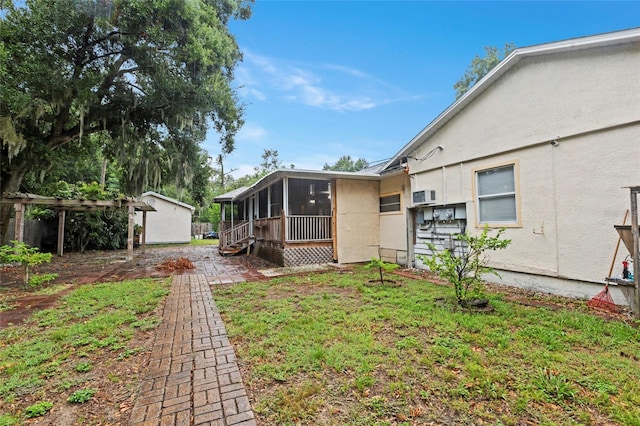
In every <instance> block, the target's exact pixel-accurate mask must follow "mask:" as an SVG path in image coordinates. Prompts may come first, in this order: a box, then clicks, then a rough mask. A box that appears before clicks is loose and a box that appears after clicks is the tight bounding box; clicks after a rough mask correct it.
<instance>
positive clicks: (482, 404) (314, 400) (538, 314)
mask: <svg viewBox="0 0 640 426" xmlns="http://www.w3.org/2000/svg"><path fill="white" fill-rule="evenodd" d="M370 278H371V277H370V272H367V271H366V270H364V269H363V268H355V269H354V270H353V272H352V273H349V274H344V273H338V272H329V273H315V274H309V275H307V276H294V277H284V278H279V279H274V280H271V281H262V282H256V283H241V284H234V285H232V286H216V287H215V288H214V298H215V300H216V303H217V305H218V307H219V308H220V310H221V312H222V315H223V317H224V320H225V324H226V327H227V330H228V333H229V335H230V338H231V340H232V342H233V343H234V346H235V347H236V350H237V355H238V357H239V363H240V365H241V369H242V370H243V376H244V380H245V383H246V385H247V386H248V390H249V392H250V394H251V397H252V398H253V399H254V409H255V412H256V414H257V416H258V417H259V420H260V423H261V424H265V425H287V424H307V425H310V424H318V425H320V424H322V425H341V424H351V425H374V424H375V425H379V424H380V425H384V424H388V425H393V424H398V425H400V424H406V425H410V424H430V423H433V424H505V425H521V424H548V425H551V424H563V425H570V424H576V425H578V424H640V358H639V355H638V354H640V331H639V330H638V328H637V327H636V324H634V323H633V322H629V323H625V322H623V321H607V320H605V319H603V318H601V317H599V316H597V315H594V314H593V313H592V312H590V311H589V309H588V308H587V307H586V305H585V304H584V303H583V302H575V301H573V302H572V303H571V304H567V305H566V306H563V305H562V304H561V303H562V301H561V300H560V299H558V298H555V299H553V301H554V308H553V309H550V308H545V307H532V306H527V305H526V304H522V303H518V302H517V301H510V300H511V299H512V297H511V296H509V295H508V294H507V293H506V292H505V293H499V292H491V291H490V292H489V297H490V303H491V305H492V306H493V308H494V309H493V310H492V311H490V312H470V311H468V310H462V309H460V308H458V307H457V306H456V303H455V297H454V293H453V289H452V288H451V287H449V286H443V285H436V284H432V283H430V282H428V281H426V280H422V279H411V278H404V277H402V278H401V277H397V279H396V277H394V279H396V284H395V285H394V286H386V285H375V286H373V285H368V282H369V279H370ZM559 300H560V303H558V301H559Z"/></svg>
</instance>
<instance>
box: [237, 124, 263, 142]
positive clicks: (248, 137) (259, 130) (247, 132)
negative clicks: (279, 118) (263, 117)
mask: <svg viewBox="0 0 640 426" xmlns="http://www.w3.org/2000/svg"><path fill="white" fill-rule="evenodd" d="M268 134H269V132H268V131H267V130H266V129H265V128H264V127H262V126H258V125H255V124H245V125H244V126H242V128H241V129H240V131H238V134H237V136H236V140H238V141H251V142H260V141H262V140H264V139H265V138H266V137H267V136H268Z"/></svg>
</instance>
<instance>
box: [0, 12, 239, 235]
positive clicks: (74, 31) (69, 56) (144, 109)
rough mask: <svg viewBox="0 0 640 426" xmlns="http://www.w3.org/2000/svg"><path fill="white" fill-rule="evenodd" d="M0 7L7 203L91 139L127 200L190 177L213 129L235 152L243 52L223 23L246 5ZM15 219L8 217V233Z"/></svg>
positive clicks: (1, 141) (0, 187)
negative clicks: (236, 84) (166, 177)
mask: <svg viewBox="0 0 640 426" xmlns="http://www.w3.org/2000/svg"><path fill="white" fill-rule="evenodd" d="M1 4H2V6H0V7H2V13H1V14H0V99H1V101H0V148H1V155H0V166H1V172H0V173H1V175H0V178H1V180H0V192H1V193H4V192H13V191H18V190H20V185H21V183H22V181H23V178H24V177H25V175H26V174H28V173H35V172H40V171H42V170H47V169H48V168H49V167H50V166H51V164H53V163H54V162H56V161H58V160H60V154H62V153H63V151H65V150H66V152H64V155H65V156H73V155H74V151H75V150H80V149H82V147H83V146H84V145H85V144H87V143H89V142H88V141H89V140H90V138H89V137H88V136H89V135H91V134H98V133H100V134H103V135H104V137H103V138H101V142H102V144H101V145H100V146H99V149H100V151H101V152H102V153H103V155H104V156H105V158H108V159H110V160H113V161H116V162H117V163H118V164H120V165H121V166H122V167H123V170H125V171H126V177H127V179H126V184H127V187H126V188H124V189H125V191H126V192H127V193H128V194H130V195H137V194H139V193H140V192H142V191H143V190H144V188H145V187H146V186H148V185H150V184H157V183H158V182H159V181H160V177H161V176H162V175H163V173H165V174H166V173H167V172H168V171H170V172H171V173H173V174H174V175H175V177H176V179H177V180H178V181H179V180H183V181H188V180H190V179H192V178H193V177H194V176H193V175H192V174H191V172H190V171H191V169H192V167H191V165H192V164H198V163H200V164H201V163H202V161H203V159H202V150H201V149H200V147H199V143H200V142H201V141H202V140H204V137H205V135H206V130H207V128H208V127H209V126H213V128H215V130H216V131H217V133H218V134H219V135H220V142H221V151H222V152H225V153H228V152H231V151H232V150H233V148H234V136H235V134H236V132H237V131H238V129H239V128H240V126H241V125H242V124H243V121H242V113H243V109H242V106H241V105H240V102H239V100H238V97H237V94H236V92H235V89H234V88H233V86H232V80H233V71H234V69H235V66H236V65H237V63H238V61H239V60H241V54H240V50H239V48H238V46H237V43H236V41H235V39H234V38H233V36H232V35H231V34H230V32H229V31H228V28H227V24H228V22H229V20H230V19H246V18H248V17H249V15H250V8H249V1H248V0H167V1H156V0H135V1H133V0H27V1H25V2H22V1H21V2H11V1H4V2H2V3H1ZM91 143H94V142H91ZM67 158H68V157H67ZM196 178H202V177H200V176H197V177H196ZM9 215H10V210H9V209H3V211H2V217H0V222H2V227H1V228H0V231H1V232H0V235H4V232H5V231H6V225H7V223H8V218H9Z"/></svg>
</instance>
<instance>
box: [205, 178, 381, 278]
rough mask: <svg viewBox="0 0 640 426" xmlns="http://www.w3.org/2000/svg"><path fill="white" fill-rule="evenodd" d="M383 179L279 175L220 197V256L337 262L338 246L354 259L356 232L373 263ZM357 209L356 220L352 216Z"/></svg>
mask: <svg viewBox="0 0 640 426" xmlns="http://www.w3.org/2000/svg"><path fill="white" fill-rule="evenodd" d="M379 179H380V175H378V174H375V173H349V172H330V171H304V170H277V171H274V172H272V173H270V174H269V175H267V176H265V177H264V178H262V179H261V180H260V181H258V182H257V183H255V184H254V185H252V186H251V187H248V188H246V187H245V188H240V189H237V190H235V191H232V192H229V193H226V194H222V195H219V196H217V197H215V198H214V202H216V203H219V204H220V205H221V218H222V221H221V223H220V228H219V229H220V231H219V235H220V246H219V250H220V253H221V254H228V253H238V252H242V251H246V252H251V251H253V252H254V253H255V254H257V255H258V256H260V257H262V258H264V259H267V260H269V261H271V262H273V263H276V264H278V265H283V266H298V265H307V264H318V263H330V262H338V260H339V258H338V252H339V251H340V245H339V244H338V241H339V240H340V241H342V242H343V243H344V244H348V245H349V246H350V247H349V249H348V250H347V251H346V252H345V256H347V257H349V258H351V257H353V256H352V255H353V246H354V244H353V243H354V241H351V238H350V234H351V233H352V232H353V234H354V235H356V236H357V238H356V240H357V241H355V244H356V246H362V247H361V248H362V249H364V251H366V254H363V255H362V256H359V257H362V259H369V258H370V255H371V253H374V252H376V251H377V247H378V244H379V241H378V240H379V238H378V236H379V229H378V228H379V220H378V211H377V209H378V194H379ZM353 193H357V194H358V195H357V196H356V197H355V198H354V197H352V196H350V195H349V194H353ZM338 198H340V200H341V201H340V203H338V200H337V199H338ZM354 203H355V205H356V206H357V208H356V209H357V210H358V211H357V214H356V215H355V216H354V215H352V214H349V213H350V206H353V205H354ZM338 205H340V207H341V209H339V208H338ZM341 213H342V214H341ZM364 235H366V236H364ZM338 237H340V238H338ZM374 248H375V249H374ZM349 253H351V254H349ZM350 260H351V259H350ZM359 260H360V259H359V258H358V260H357V261H359ZM340 261H342V259H340Z"/></svg>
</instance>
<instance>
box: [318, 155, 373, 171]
mask: <svg viewBox="0 0 640 426" xmlns="http://www.w3.org/2000/svg"><path fill="white" fill-rule="evenodd" d="M367 167H369V162H367V160H365V159H364V158H358V159H357V160H356V161H353V160H352V159H351V156H350V155H343V156H342V157H340V158H339V159H338V161H336V162H335V164H334V165H332V166H330V165H329V164H328V163H324V166H323V167H322V170H333V171H339V172H359V171H360V170H364V169H366V168H367Z"/></svg>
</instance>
